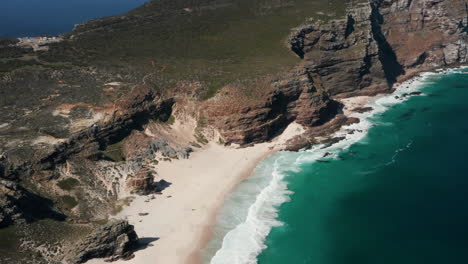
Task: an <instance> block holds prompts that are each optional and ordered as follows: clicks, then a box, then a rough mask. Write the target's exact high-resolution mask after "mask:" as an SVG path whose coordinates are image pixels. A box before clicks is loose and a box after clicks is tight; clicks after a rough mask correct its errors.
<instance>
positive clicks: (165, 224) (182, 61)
mask: <svg viewBox="0 0 468 264" xmlns="http://www.w3.org/2000/svg"><path fill="white" fill-rule="evenodd" d="M247 2H248V3H247ZM192 5H193V6H189V5H188V4H187V3H186V1H174V0H172V1H169V0H167V1H166V0H159V1H150V2H148V3H146V4H145V5H143V6H141V7H140V8H137V9H135V10H132V11H130V12H129V13H127V14H124V15H119V16H113V17H107V18H102V19H96V20H92V21H89V22H86V23H84V24H82V25H79V26H77V27H76V28H75V30H74V31H72V32H70V33H68V34H65V35H64V36H63V40H62V41H60V42H56V43H55V42H54V43H48V48H47V49H39V50H38V49H34V47H32V48H31V47H25V46H23V45H19V40H18V39H1V40H0V107H1V109H2V113H3V114H2V115H1V116H0V227H1V228H2V229H0V234H3V233H4V234H11V233H14V234H15V235H14V236H11V240H9V241H8V243H6V244H5V245H4V246H3V247H4V248H5V249H6V250H5V249H2V248H0V252H1V253H2V254H0V261H9V263H29V262H31V263H58V262H60V261H69V262H70V263H72V262H71V260H75V259H77V258H76V256H77V252H74V251H73V249H74V245H75V243H76V241H77V240H80V239H81V238H82V237H86V236H87V235H88V234H92V230H93V229H95V228H96V227H97V226H101V225H102V224H103V223H106V222H108V221H109V219H113V218H127V219H128V220H129V221H130V223H131V224H133V225H134V226H135V230H136V232H137V234H138V236H139V241H140V246H139V247H137V248H136V252H135V254H134V258H133V259H131V260H130V262H128V263H147V262H145V261H148V260H151V261H153V260H154V261H156V262H157V261H159V262H161V263H190V262H194V263H197V261H199V256H197V252H198V250H199V249H200V247H202V246H203V245H204V243H206V240H207V239H208V237H209V235H210V227H211V226H212V225H213V223H214V219H215V215H216V212H217V210H218V209H219V207H220V206H221V204H222V203H223V200H224V198H225V196H226V195H227V194H228V193H229V192H230V191H231V190H232V189H233V188H234V187H235V186H236V185H237V184H238V183H239V182H240V181H242V179H243V178H245V177H248V175H249V174H250V173H251V172H252V170H253V168H254V167H255V166H256V164H257V163H258V161H260V160H261V159H263V158H265V157H267V156H268V155H270V154H272V153H273V152H275V151H279V150H288V151H297V150H300V149H303V148H310V147H311V146H313V145H314V144H318V143H322V144H334V143H336V142H338V141H339V140H340V138H335V137H333V132H335V131H337V130H339V129H340V127H342V126H343V125H346V124H351V123H355V122H359V120H358V119H356V118H351V117H349V114H350V113H351V112H353V111H354V112H360V111H367V110H368V109H367V110H366V109H365V107H363V106H364V105H365V103H366V100H367V99H368V98H369V96H375V95H379V94H382V93H384V94H387V93H391V92H392V91H393V90H394V86H395V85H397V84H398V83H401V82H402V81H404V80H408V79H409V78H411V77H414V76H416V75H417V74H418V73H421V72H424V71H431V70H434V69H437V68H444V67H455V66H459V65H463V64H466V62H467V60H468V44H467V43H468V36H467V32H468V20H467V17H468V14H467V7H466V3H465V2H464V1H462V0H437V1H435V0H434V1H422V0H412V1H411V0H400V1H397V0H385V1H384V0H371V1H348V2H347V3H346V4H344V3H342V2H341V1H319V0H318V1H302V0H296V1H268V0H263V1H240V0H239V1H235V0H230V1H222V3H221V2H220V1H210V0H206V1H197V2H195V3H192ZM223 21H224V22H223ZM350 98H351V99H350ZM140 221H141V222H140ZM110 224H111V227H109V228H108V229H105V228H104V229H105V230H118V231H119V232H127V233H125V234H126V237H130V238H131V239H130V240H132V241H133V240H134V239H135V236H134V235H133V233H132V232H131V230H130V229H129V228H127V225H126V224H122V223H119V224H118V226H117V227H119V228H116V227H115V226H112V221H110ZM49 226H54V227H57V228H58V229H59V230H60V231H56V232H42V231H43V230H47V229H49ZM41 230H42V231H41ZM116 232H117V231H116ZM110 235H116V236H118V235H119V234H110ZM118 237H119V236H118ZM92 239H93V236H92V235H89V236H87V238H86V239H84V240H83V241H89V240H92ZM25 241H26V242H27V243H25ZM39 245H40V246H41V247H38V246H39ZM81 245H82V244H81ZM37 248H40V249H39V250H37ZM84 248H87V249H89V250H90V251H92V250H95V249H92V250H91V248H90V247H84ZM12 249H13V250H12ZM132 250H134V249H132ZM4 252H5V254H3V253H4ZM6 252H13V253H6ZM18 252H23V253H24V252H27V254H26V253H25V254H22V255H21V254H19V253H18ZM119 254H120V255H119ZM78 255H79V254H78ZM31 256H34V257H31ZM87 256H88V255H87ZM89 256H90V258H95V257H102V258H111V259H112V260H115V259H118V258H119V257H123V258H126V259H127V258H128V256H129V254H128V252H127V251H125V252H122V250H120V249H119V250H117V249H116V248H113V247H110V248H109V249H108V250H102V251H98V253H96V251H93V253H92V254H91V253H90V254H89ZM92 261H93V262H94V261H96V262H100V261H101V260H92ZM93 262H92V263H93Z"/></svg>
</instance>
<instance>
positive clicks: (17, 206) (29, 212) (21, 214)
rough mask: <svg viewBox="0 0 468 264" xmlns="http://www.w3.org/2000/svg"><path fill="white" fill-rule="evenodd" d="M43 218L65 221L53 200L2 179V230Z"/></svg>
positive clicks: (0, 217)
mask: <svg viewBox="0 0 468 264" xmlns="http://www.w3.org/2000/svg"><path fill="white" fill-rule="evenodd" d="M43 218H50V219H56V220H64V219H65V215H63V214H62V213H60V212H58V211H57V210H56V209H55V208H54V207H53V203H52V201H51V200H48V199H45V198H43V197H40V196H38V195H36V194H34V193H31V192H30V191H28V190H26V189H24V188H23V187H21V186H20V185H19V184H18V183H16V182H13V181H9V180H1V179H0V228H1V227H5V226H8V225H10V224H12V223H15V222H23V223H28V222H32V221H34V220H39V219H43Z"/></svg>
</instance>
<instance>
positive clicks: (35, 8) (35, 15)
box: [0, 0, 148, 37]
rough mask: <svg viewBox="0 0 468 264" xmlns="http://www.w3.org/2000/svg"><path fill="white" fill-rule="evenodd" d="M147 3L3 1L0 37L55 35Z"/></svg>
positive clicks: (129, 0)
mask: <svg viewBox="0 0 468 264" xmlns="http://www.w3.org/2000/svg"><path fill="white" fill-rule="evenodd" d="M147 1H148V0H5V1H2V3H1V8H0V37H24V36H40V35H57V34H61V33H66V32H69V31H71V30H72V29H73V27H74V25H75V24H79V23H82V22H85V21H87V20H90V19H93V18H98V17H104V16H111V15H117V14H121V13H125V12H127V11H129V10H131V9H133V8H136V7H138V6H140V5H142V4H143V3H145V2H147Z"/></svg>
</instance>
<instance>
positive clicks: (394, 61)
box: [370, 1, 405, 87]
mask: <svg viewBox="0 0 468 264" xmlns="http://www.w3.org/2000/svg"><path fill="white" fill-rule="evenodd" d="M381 2H382V1H376V3H371V8H372V12H371V17H370V20H371V28H372V35H373V37H374V39H375V41H376V42H377V46H378V48H379V52H378V54H379V60H380V63H382V68H383V71H384V74H385V78H386V79H387V83H388V86H389V87H392V86H393V84H395V83H396V81H397V77H398V76H400V75H402V74H405V70H404V69H403V66H402V65H401V64H400V63H399V62H398V58H397V56H396V54H395V51H394V50H393V48H392V47H391V46H390V44H389V43H388V41H387V39H386V38H385V35H384V34H383V33H382V28H381V26H380V25H381V24H382V23H383V16H382V15H381V14H380V12H379V6H380V4H381Z"/></svg>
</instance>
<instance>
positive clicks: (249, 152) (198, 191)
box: [87, 124, 303, 264]
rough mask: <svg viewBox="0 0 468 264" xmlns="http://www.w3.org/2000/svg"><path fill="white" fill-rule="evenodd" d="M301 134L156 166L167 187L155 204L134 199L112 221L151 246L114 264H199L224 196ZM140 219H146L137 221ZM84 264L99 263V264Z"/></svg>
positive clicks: (208, 149) (292, 130) (289, 132)
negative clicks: (123, 221) (125, 225)
mask: <svg viewBox="0 0 468 264" xmlns="http://www.w3.org/2000/svg"><path fill="white" fill-rule="evenodd" d="M302 132H303V129H302V127H301V126H299V125H297V124H291V125H290V126H289V127H288V129H286V131H285V132H284V133H283V134H282V135H281V136H280V137H278V138H277V139H275V140H273V142H270V143H262V144H257V145H255V146H253V147H248V148H239V149H237V148H234V147H225V146H221V145H219V144H217V143H210V144H208V145H207V146H205V147H204V148H203V149H202V150H198V151H196V152H195V153H193V154H192V155H191V157H190V158H189V159H187V160H175V161H172V162H162V163H160V164H159V165H158V166H157V168H158V173H159V178H162V179H164V180H166V181H168V182H170V183H172V185H171V186H170V187H168V188H167V189H166V190H164V191H163V195H155V196H156V199H154V200H149V201H148V197H147V196H140V197H137V198H136V199H135V200H134V201H133V202H132V204H131V205H130V206H129V207H127V208H125V209H124V210H123V211H122V212H121V213H120V214H119V215H117V218H127V219H128V220H129V222H130V223H131V224H133V225H135V230H136V232H137V233H138V235H139V237H140V238H141V239H143V242H151V243H150V246H148V247H146V248H144V249H141V250H139V251H137V252H136V253H135V257H134V258H133V259H131V260H128V261H117V262H115V263H119V264H151V263H162V264H183V263H199V261H200V259H199V256H198V253H199V252H200V249H201V248H203V247H204V246H205V244H206V243H207V242H208V240H209V238H210V235H211V234H210V233H211V228H212V227H213V225H214V224H215V218H216V213H217V211H218V209H219V208H220V207H221V206H222V204H223V202H224V199H225V196H226V195H227V194H228V193H229V192H230V191H231V190H232V189H233V188H234V187H235V186H236V185H237V184H238V183H239V182H240V181H242V179H244V178H245V177H248V176H250V174H251V172H252V171H253V169H254V168H255V166H256V165H257V163H258V162H259V161H261V160H262V159H264V158H266V157H267V156H268V155H271V154H272V153H273V152H275V151H277V150H278V149H280V147H281V146H282V145H283V144H284V143H285V142H286V141H287V140H288V139H290V138H292V137H294V136H295V135H298V134H301V133H302ZM168 196H171V197H170V198H169V197H168ZM145 200H146V202H145ZM139 213H149V215H147V216H139ZM156 238H158V240H155V239H156ZM87 263H104V260H102V259H99V260H91V261H89V262H87Z"/></svg>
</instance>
